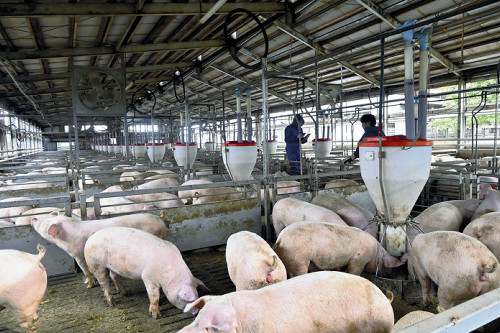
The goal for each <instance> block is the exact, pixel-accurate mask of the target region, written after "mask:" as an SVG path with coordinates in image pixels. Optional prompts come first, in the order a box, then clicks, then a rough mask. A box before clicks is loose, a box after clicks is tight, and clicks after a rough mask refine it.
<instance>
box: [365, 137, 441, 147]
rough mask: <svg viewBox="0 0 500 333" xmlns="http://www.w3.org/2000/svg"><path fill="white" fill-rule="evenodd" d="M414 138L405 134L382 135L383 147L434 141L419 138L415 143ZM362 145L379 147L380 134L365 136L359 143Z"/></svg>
mask: <svg viewBox="0 0 500 333" xmlns="http://www.w3.org/2000/svg"><path fill="white" fill-rule="evenodd" d="M413 141H414V140H413V139H407V138H406V136H404V135H393V136H383V137H382V147H409V146H412V145H413V146H432V145H433V144H434V142H433V141H428V140H427V139H418V140H416V141H415V144H413ZM358 145H359V146H361V147H378V136H373V137H368V138H364V139H363V141H361V142H360V143H359V144H358Z"/></svg>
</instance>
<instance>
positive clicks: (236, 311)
mask: <svg viewBox="0 0 500 333" xmlns="http://www.w3.org/2000/svg"><path fill="white" fill-rule="evenodd" d="M392 298H393V295H392V293H391V292H388V296H387V297H386V296H385V295H384V294H383V293H382V291H380V289H378V287H377V286H375V285H374V284H373V283H371V282H370V281H368V280H367V279H365V278H362V277H359V276H355V275H352V274H347V273H341V272H315V273H311V274H306V275H302V276H298V277H295V278H293V279H290V280H287V281H283V282H280V283H276V284H273V285H270V286H267V287H264V288H261V289H257V290H241V291H235V292H232V293H229V294H225V295H222V296H203V297H200V298H199V299H197V300H196V301H195V302H193V303H190V304H188V305H187V306H186V308H185V309H184V312H188V311H192V310H193V309H200V312H199V314H198V316H197V317H196V319H195V320H194V322H192V323H191V324H190V325H189V326H186V327H184V328H183V329H182V330H180V331H179V333H202V332H245V333H262V332H273V333H326V332H366V333H368V332H390V331H391V329H392V326H393V325H394V313H393V311H392V307H391V301H392Z"/></svg>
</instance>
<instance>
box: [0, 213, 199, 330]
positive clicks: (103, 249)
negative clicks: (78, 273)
mask: <svg viewBox="0 0 500 333" xmlns="http://www.w3.org/2000/svg"><path fill="white" fill-rule="evenodd" d="M31 225H32V226H33V228H34V229H35V230H36V231H37V232H38V233H39V234H40V235H41V236H42V237H43V238H45V239H46V240H48V241H49V242H52V243H54V244H56V245H57V246H58V247H60V248H61V249H63V250H64V251H66V252H67V253H68V254H69V255H70V256H72V257H73V258H74V259H75V260H76V262H77V264H78V266H79V267H80V268H81V269H82V271H83V272H84V274H85V277H86V280H85V283H86V284H87V288H91V287H93V286H94V285H95V284H96V280H97V281H98V282H99V284H100V285H101V287H102V289H103V291H104V295H105V297H106V300H107V302H108V304H109V305H110V306H113V305H114V301H113V298H112V296H111V289H110V278H111V280H113V282H114V284H115V286H116V288H117V290H118V292H119V293H120V294H121V295H125V293H126V291H125V289H124V287H123V285H122V283H121V280H120V278H121V277H125V278H129V279H142V280H143V282H144V284H145V286H146V290H147V293H148V296H149V299H150V306H149V312H150V313H151V314H152V315H153V317H155V318H157V317H158V316H159V315H160V311H159V309H158V302H159V298H160V288H161V289H162V290H163V292H164V293H165V295H166V297H167V299H168V300H169V301H170V302H171V303H172V304H173V305H175V306H176V307H178V308H179V309H184V307H185V306H186V305H187V304H188V303H190V302H193V301H195V300H196V299H197V298H198V292H197V290H196V288H197V287H198V286H200V287H202V288H205V289H207V288H206V287H205V285H204V284H203V282H201V281H200V280H198V279H197V278H195V277H194V276H193V275H192V273H191V271H190V270H189V268H188V266H187V265H186V263H185V262H184V260H183V259H182V256H181V253H180V252H179V250H178V249H177V247H176V246H175V245H174V244H172V243H171V242H168V241H166V240H164V238H165V236H166V233H167V229H166V224H165V222H164V221H163V219H162V218H161V217H159V216H156V215H153V214H147V213H138V214H131V215H122V216H118V217H113V218H109V219H102V220H89V221H78V220H77V219H75V218H72V217H67V216H64V215H59V214H58V213H57V212H53V213H52V214H51V216H50V218H46V219H42V220H39V219H37V218H33V219H32V221H31ZM39 251H40V254H39V255H38V256H35V255H30V254H28V253H25V252H22V251H16V250H0V259H2V260H5V261H6V262H7V263H9V264H8V265H7V266H6V265H4V267H6V269H9V270H10V271H9V272H8V274H7V272H6V274H5V275H6V276H8V277H9V278H8V279H3V280H2V281H1V282H0V307H1V309H3V308H4V307H6V308H9V309H11V310H12V311H13V312H14V314H15V315H16V317H17V319H18V321H19V322H20V324H21V326H22V327H24V328H26V330H27V331H28V332H31V331H33V330H34V329H35V328H36V323H37V320H38V316H37V310H38V306H39V303H40V301H41V299H42V298H43V294H44V293H45V290H46V287H47V275H46V273H45V268H44V267H43V265H42V264H41V263H40V259H41V258H42V257H43V253H44V250H43V248H42V247H41V246H39Z"/></svg>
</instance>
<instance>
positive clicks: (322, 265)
mask: <svg viewBox="0 0 500 333" xmlns="http://www.w3.org/2000/svg"><path fill="white" fill-rule="evenodd" d="M272 220H273V225H274V228H275V232H276V234H277V235H278V238H277V241H276V244H275V246H274V249H275V251H276V253H277V255H278V256H279V258H280V259H281V260H282V261H283V263H284V265H285V267H286V269H287V271H288V275H289V276H296V275H302V274H305V273H307V272H311V271H317V270H339V269H343V268H346V269H347V272H349V273H352V274H357V275H359V274H360V273H361V272H362V271H363V270H365V271H367V272H368V273H377V274H378V275H382V276H385V277H392V276H393V274H394V270H393V268H395V267H398V266H401V265H403V264H404V263H406V262H408V272H409V276H410V278H418V280H419V282H420V284H421V287H422V294H423V300H424V303H428V302H430V301H431V295H430V292H431V285H430V284H431V281H433V282H434V283H435V284H436V285H438V295H437V296H438V300H439V309H440V310H442V309H448V308H450V307H452V306H454V305H455V304H458V303H461V302H463V301H466V300H468V299H471V298H474V297H476V296H478V295H481V294H484V293H486V292H488V291H490V290H492V289H495V288H497V287H499V286H500V269H499V267H498V266H499V262H498V259H499V258H500V257H499V256H500V242H499V241H500V191H497V190H494V189H493V188H492V187H491V186H490V185H488V184H482V185H481V187H480V192H479V199H469V200H454V201H448V202H441V203H438V204H435V205H432V206H430V207H428V208H427V209H426V210H424V211H423V212H422V213H420V214H419V215H418V216H417V217H415V218H414V220H415V225H417V228H408V230H407V236H408V240H409V244H410V248H409V251H408V253H406V254H405V255H403V256H402V257H401V258H395V257H392V256H390V255H389V254H388V253H387V252H386V251H385V250H384V249H383V248H382V247H381V246H380V244H379V242H378V241H377V237H378V233H377V226H376V224H374V223H371V221H373V214H371V213H370V212H368V211H366V210H364V209H362V208H361V207H359V206H357V205H355V204H353V203H351V202H350V201H348V200H346V199H344V198H341V197H338V196H335V195H332V194H319V195H317V196H316V197H315V198H314V199H313V200H312V202H311V203H308V202H305V201H300V200H297V199H294V198H286V199H281V200H279V201H278V202H277V203H276V205H275V206H274V209H273V215H272ZM360 229H361V230H360ZM462 229H463V232H460V230H462Z"/></svg>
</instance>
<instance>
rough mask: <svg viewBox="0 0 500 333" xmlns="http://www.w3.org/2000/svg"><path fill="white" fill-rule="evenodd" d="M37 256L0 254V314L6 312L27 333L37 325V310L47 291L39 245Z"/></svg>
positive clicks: (19, 253)
mask: <svg viewBox="0 0 500 333" xmlns="http://www.w3.org/2000/svg"><path fill="white" fill-rule="evenodd" d="M37 249H38V255H32V254H29V253H26V252H23V251H17V250H0V262H1V263H2V265H1V266H0V275H1V276H2V279H1V280H0V311H1V310H3V309H5V308H8V309H10V310H11V311H12V312H14V314H15V315H16V318H17V320H18V321H19V323H20V324H21V326H22V327H23V328H25V329H26V332H33V331H34V330H35V329H36V325H37V324H38V315H37V311H38V306H39V305H40V301H41V300H42V298H43V295H44V294H45V290H46V289H47V273H46V272H45V267H43V265H42V263H41V262H40V260H41V259H42V258H43V256H44V255H45V249H44V247H43V246H42V245H40V244H38V246H37Z"/></svg>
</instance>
